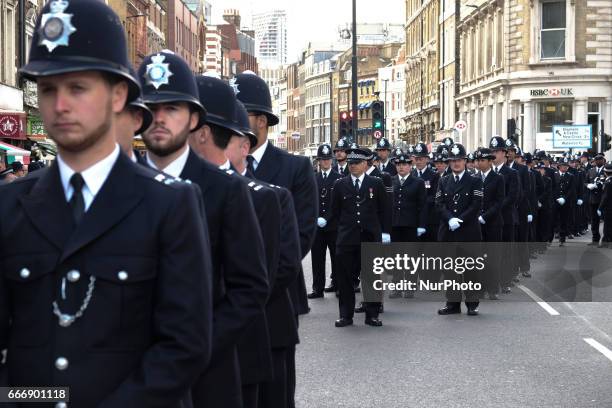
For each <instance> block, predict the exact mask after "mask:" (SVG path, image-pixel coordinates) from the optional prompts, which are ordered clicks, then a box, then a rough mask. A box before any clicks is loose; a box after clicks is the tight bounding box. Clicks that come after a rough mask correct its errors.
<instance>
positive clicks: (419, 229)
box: [417, 228, 427, 237]
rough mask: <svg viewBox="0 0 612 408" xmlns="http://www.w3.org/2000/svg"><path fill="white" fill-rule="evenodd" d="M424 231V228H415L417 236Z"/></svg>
mask: <svg viewBox="0 0 612 408" xmlns="http://www.w3.org/2000/svg"><path fill="white" fill-rule="evenodd" d="M426 232H427V230H426V229H425V228H417V237H420V236H421V235H423V234H424V233H426Z"/></svg>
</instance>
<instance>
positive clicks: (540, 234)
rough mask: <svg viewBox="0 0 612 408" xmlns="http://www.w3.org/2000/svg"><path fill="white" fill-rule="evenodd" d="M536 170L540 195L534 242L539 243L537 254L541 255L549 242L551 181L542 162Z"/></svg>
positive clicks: (551, 203)
mask: <svg viewBox="0 0 612 408" xmlns="http://www.w3.org/2000/svg"><path fill="white" fill-rule="evenodd" d="M536 169H537V171H538V172H539V173H540V176H541V177H542V194H540V195H539V196H538V215H537V217H536V221H537V228H536V242H538V243H539V245H538V250H539V253H543V252H544V250H545V249H546V243H548V242H549V241H550V240H551V237H550V234H551V231H552V230H551V226H550V223H551V221H552V205H553V202H552V180H551V179H550V177H548V175H547V174H546V165H545V164H544V163H543V162H540V163H538V164H537V165H536Z"/></svg>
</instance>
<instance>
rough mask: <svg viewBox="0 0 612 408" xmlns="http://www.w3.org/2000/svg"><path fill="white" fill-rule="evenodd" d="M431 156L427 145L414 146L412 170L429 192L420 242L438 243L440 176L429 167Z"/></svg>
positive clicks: (420, 143) (418, 144) (421, 143)
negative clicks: (425, 222)
mask: <svg viewBox="0 0 612 408" xmlns="http://www.w3.org/2000/svg"><path fill="white" fill-rule="evenodd" d="M429 154H430V153H429V149H428V148H427V145H426V144H425V143H423V142H419V143H417V144H416V145H415V146H414V155H413V156H414V160H413V163H414V170H412V175H413V176H415V177H418V178H420V179H421V180H423V182H424V183H425V190H426V191H427V203H426V207H427V226H426V227H425V234H423V235H422V236H421V237H420V240H421V241H424V242H438V228H439V225H440V217H439V215H438V212H437V211H436V191H438V182H439V180H440V174H439V173H438V172H436V171H435V169H432V168H431V167H429V166H428V158H429ZM441 163H442V164H444V163H443V162H441ZM434 164H435V162H434ZM444 167H446V165H444Z"/></svg>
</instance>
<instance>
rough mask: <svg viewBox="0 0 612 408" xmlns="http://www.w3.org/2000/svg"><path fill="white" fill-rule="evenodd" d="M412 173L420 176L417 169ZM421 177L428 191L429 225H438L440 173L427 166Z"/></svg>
mask: <svg viewBox="0 0 612 408" xmlns="http://www.w3.org/2000/svg"><path fill="white" fill-rule="evenodd" d="M412 175H413V176H414V177H418V172H417V170H416V169H414V170H413V171H412ZM421 179H422V180H423V181H424V182H425V190H426V191H427V205H426V206H427V225H438V224H439V223H440V216H439V215H438V211H437V210H436V191H438V182H439V181H440V173H438V172H437V171H436V170H434V169H431V168H430V167H426V168H424V169H423V174H422V175H421Z"/></svg>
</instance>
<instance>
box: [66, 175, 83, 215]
mask: <svg viewBox="0 0 612 408" xmlns="http://www.w3.org/2000/svg"><path fill="white" fill-rule="evenodd" d="M70 184H71V185H72V188H73V189H74V192H73V193H72V197H71V198H70V202H69V204H70V208H71V209H72V218H74V222H75V223H76V224H78V223H79V222H80V221H81V218H83V214H85V200H84V199H83V186H84V185H85V180H83V176H81V173H74V174H73V175H72V177H70Z"/></svg>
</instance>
